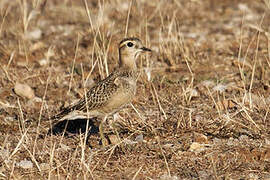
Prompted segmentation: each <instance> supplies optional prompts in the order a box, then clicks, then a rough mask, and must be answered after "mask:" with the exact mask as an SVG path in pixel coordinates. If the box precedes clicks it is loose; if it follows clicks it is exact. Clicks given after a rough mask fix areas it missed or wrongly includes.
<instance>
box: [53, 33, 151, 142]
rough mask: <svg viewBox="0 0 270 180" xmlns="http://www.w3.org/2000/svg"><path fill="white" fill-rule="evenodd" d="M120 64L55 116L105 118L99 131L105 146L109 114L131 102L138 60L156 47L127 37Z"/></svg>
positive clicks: (120, 50) (61, 117)
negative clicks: (75, 113)
mask: <svg viewBox="0 0 270 180" xmlns="http://www.w3.org/2000/svg"><path fill="white" fill-rule="evenodd" d="M118 51H119V59H118V67H117V68H116V69H115V70H114V71H113V72H112V73H111V74H109V76H107V77H106V78H105V79H103V80H101V81H99V82H97V83H96V84H95V85H94V86H92V87H91V88H90V89H89V90H88V91H87V93H86V95H85V96H84V97H83V98H81V99H80V100H79V101H78V102H76V103H74V104H71V105H69V106H68V107H66V108H64V109H63V110H62V111H60V113H58V114H56V115H55V116H53V117H52V118H51V119H54V120H60V119H64V118H65V117H66V116H67V115H68V114H70V113H72V112H74V111H79V112H86V113H87V114H88V117H89V116H92V117H99V118H101V119H102V120H101V122H100V125H99V134H100V137H101V141H102V145H103V144H104V142H106V139H105V136H104V133H103V123H104V122H105V121H106V119H107V117H108V116H110V115H113V114H115V113H116V112H118V111H120V110H121V109H122V108H123V107H124V106H125V105H127V104H129V103H130V102H131V101H132V99H133V98H134V97H135V94H136V81H137V78H138V74H139V73H138V69H137V65H136V59H137V58H138V56H139V55H140V54H142V53H143V52H151V51H152V50H151V49H149V48H146V47H144V46H143V44H142V41H141V40H140V39H138V38H136V37H129V38H124V39H123V40H122V41H121V42H120V43H119V45H118Z"/></svg>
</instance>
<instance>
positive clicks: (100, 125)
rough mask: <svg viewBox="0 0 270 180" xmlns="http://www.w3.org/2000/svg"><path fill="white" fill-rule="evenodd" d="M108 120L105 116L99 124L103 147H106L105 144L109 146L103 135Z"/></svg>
mask: <svg viewBox="0 0 270 180" xmlns="http://www.w3.org/2000/svg"><path fill="white" fill-rule="evenodd" d="M106 119H107V116H105V117H104V118H103V119H102V121H101V122H100V124H99V135H100V138H101V143H102V146H103V147H105V144H107V140H106V138H105V136H104V133H103V123H105V121H106Z"/></svg>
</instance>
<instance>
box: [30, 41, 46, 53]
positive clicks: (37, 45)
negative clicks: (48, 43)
mask: <svg viewBox="0 0 270 180" xmlns="http://www.w3.org/2000/svg"><path fill="white" fill-rule="evenodd" d="M44 47H45V44H44V43H43V42H41V41H40V42H37V43H34V44H33V45H31V46H30V48H29V50H30V51H31V52H33V51H36V50H39V49H41V48H44Z"/></svg>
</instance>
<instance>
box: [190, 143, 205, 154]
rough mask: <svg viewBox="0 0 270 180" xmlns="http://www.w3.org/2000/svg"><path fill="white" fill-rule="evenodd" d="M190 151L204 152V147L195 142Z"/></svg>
mask: <svg viewBox="0 0 270 180" xmlns="http://www.w3.org/2000/svg"><path fill="white" fill-rule="evenodd" d="M189 150H190V151H192V152H200V151H203V150H204V145H203V144H200V143H197V142H193V143H192V144H191V145H190V148H189Z"/></svg>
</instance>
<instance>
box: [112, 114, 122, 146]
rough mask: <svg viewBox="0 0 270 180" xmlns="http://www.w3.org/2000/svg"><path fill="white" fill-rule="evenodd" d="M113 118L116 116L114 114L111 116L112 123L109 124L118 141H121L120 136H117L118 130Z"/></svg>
mask: <svg viewBox="0 0 270 180" xmlns="http://www.w3.org/2000/svg"><path fill="white" fill-rule="evenodd" d="M115 120H116V116H115V115H114V116H113V122H112V124H111V127H112V129H113V131H114V133H115V134H116V136H117V139H118V142H121V138H120V136H119V132H118V130H117V126H116V122H115Z"/></svg>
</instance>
